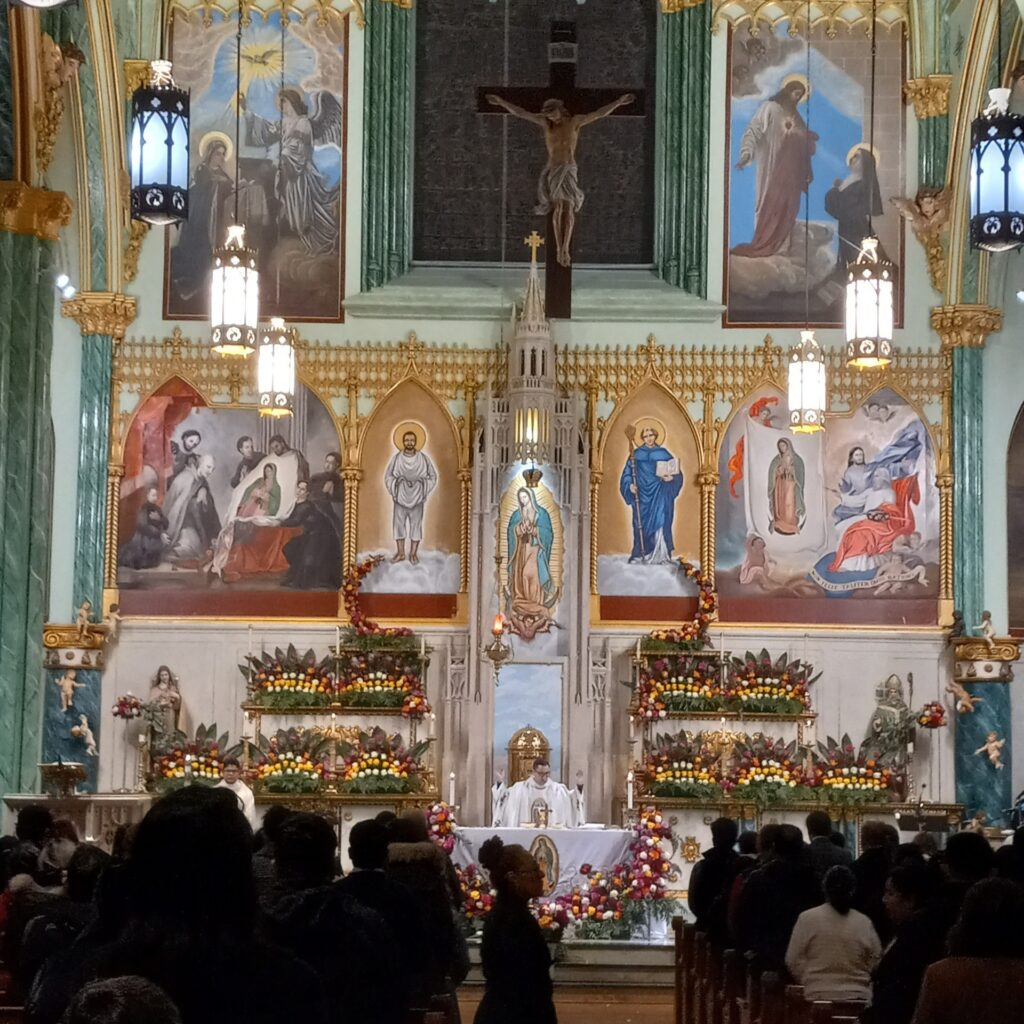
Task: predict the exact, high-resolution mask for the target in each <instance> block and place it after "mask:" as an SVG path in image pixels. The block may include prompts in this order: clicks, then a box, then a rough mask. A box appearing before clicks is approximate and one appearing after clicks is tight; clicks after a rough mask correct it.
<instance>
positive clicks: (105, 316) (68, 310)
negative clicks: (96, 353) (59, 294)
mask: <svg viewBox="0 0 1024 1024" xmlns="http://www.w3.org/2000/svg"><path fill="white" fill-rule="evenodd" d="M60 312H61V316H65V317H67V318H68V319H70V320H74V321H75V323H77V324H78V326H79V329H80V330H81V332H82V333H83V334H109V335H110V337H112V338H116V339H117V340H118V341H120V340H121V339H122V338H123V337H124V332H125V331H126V330H127V329H128V328H129V327H130V326H131V325H132V323H133V322H134V320H135V315H136V312H137V303H136V301H135V299H134V298H133V297H132V296H130V295H118V294H117V293H116V292H79V293H78V294H77V295H76V296H75V297H74V298H73V299H65V300H64V301H63V302H62V303H61V304H60Z"/></svg>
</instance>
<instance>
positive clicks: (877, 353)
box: [846, 236, 896, 370]
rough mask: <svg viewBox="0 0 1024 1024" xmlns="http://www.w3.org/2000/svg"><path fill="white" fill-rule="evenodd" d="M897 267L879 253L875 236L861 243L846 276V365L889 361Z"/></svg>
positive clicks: (857, 365) (883, 363)
mask: <svg viewBox="0 0 1024 1024" xmlns="http://www.w3.org/2000/svg"><path fill="white" fill-rule="evenodd" d="M895 280H896V267H895V265H894V264H892V263H890V262H889V261H888V260H887V259H885V258H884V257H881V256H879V255H878V239H877V238H875V237H874V236H871V237H869V238H865V239H864V241H863V242H861V247H860V252H859V253H858V254H857V259H856V260H854V262H853V263H851V264H850V265H849V267H848V268H847V276H846V365H847V366H856V367H859V368H860V369H862V370H863V369H870V368H872V367H878V366H888V365H889V364H890V363H891V362H892V331H893V319H894V317H893V303H894V300H895V293H894V287H893V283H894V281H895Z"/></svg>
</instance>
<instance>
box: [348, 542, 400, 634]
mask: <svg viewBox="0 0 1024 1024" xmlns="http://www.w3.org/2000/svg"><path fill="white" fill-rule="evenodd" d="M383 561H384V556H383V555H374V556H373V557H372V558H367V559H364V560H363V561H362V562H357V563H356V564H355V565H353V566H352V567H351V568H350V569H349V571H348V573H346V575H345V580H344V582H343V584H342V588H341V596H342V601H343V602H344V604H345V611H346V612H347V613H348V620H349V623H350V631H351V635H352V636H353V637H355V638H361V639H366V638H371V637H372V638H378V639H383V640H395V639H396V638H400V637H409V638H411V637H412V635H413V632H412V630H411V629H407V628H406V627H404V626H389V627H387V628H385V627H384V626H381V625H380V624H379V623H376V622H374V621H373V620H372V619H369V618H367V617H366V614H365V613H364V612H363V609H362V606H361V604H360V602H359V590H360V588H361V587H362V584H363V579H364V578H365V577H366V576H368V575H369V574H370V573H371V572H373V570H374V569H376V568H377V566H378V565H380V563H381V562H383Z"/></svg>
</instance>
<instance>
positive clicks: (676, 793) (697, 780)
mask: <svg viewBox="0 0 1024 1024" xmlns="http://www.w3.org/2000/svg"><path fill="white" fill-rule="evenodd" d="M644 777H645V788H646V791H647V792H648V793H650V794H651V795H652V796H673V797H698V798H702V799H711V798H712V797H714V796H716V795H717V794H718V792H719V783H720V782H721V768H720V764H719V760H718V758H717V757H716V756H715V754H714V752H713V751H711V750H708V749H707V747H706V746H705V743H704V734H703V733H698V734H697V736H693V735H692V734H691V733H688V732H681V733H678V734H677V735H675V736H673V735H671V734H668V733H666V734H665V735H663V736H655V738H654V743H653V745H652V748H651V749H650V750H649V752H648V756H647V762H646V764H645V765H644Z"/></svg>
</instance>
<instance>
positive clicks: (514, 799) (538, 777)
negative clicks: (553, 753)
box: [491, 758, 587, 828]
mask: <svg viewBox="0 0 1024 1024" xmlns="http://www.w3.org/2000/svg"><path fill="white" fill-rule="evenodd" d="M540 806H544V807H547V809H548V825H556V826H562V827H565V828H579V827H580V826H581V825H584V824H586V820H587V813H586V805H585V803H584V800H583V772H577V773H576V786H575V788H574V789H569V788H568V787H567V786H563V785H562V784H561V783H560V782H555V781H554V780H553V779H552V778H551V765H549V764H548V762H547V761H545V760H543V759H542V758H537V759H536V760H535V761H534V762H533V771H532V772H531V774H530V775H529V776H528V777H527V778H525V779H524V780H523V781H522V782H517V783H515V784H514V785H513V786H511V787H508V786H506V785H505V774H504V772H502V771H499V772H498V778H497V781H496V782H495V783H494V785H493V786H492V787H491V811H492V813H493V827H494V828H519V826H520V825H524V824H526V823H531V824H532V823H533V822H534V821H535V820H536V815H535V812H536V810H537V809H538V807H540Z"/></svg>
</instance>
